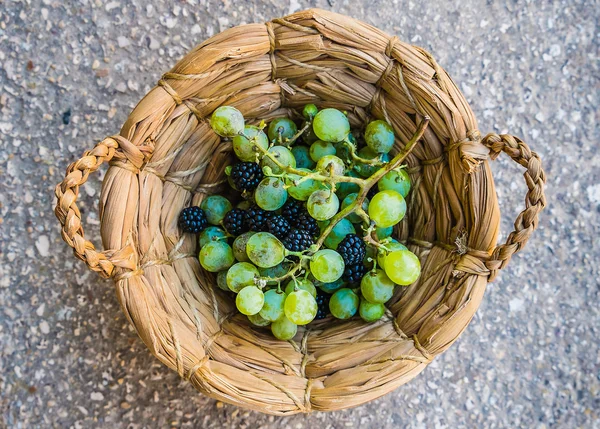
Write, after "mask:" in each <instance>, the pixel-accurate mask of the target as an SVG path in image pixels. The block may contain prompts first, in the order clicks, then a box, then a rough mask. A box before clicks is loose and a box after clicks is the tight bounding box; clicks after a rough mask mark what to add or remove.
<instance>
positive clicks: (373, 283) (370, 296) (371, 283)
mask: <svg viewBox="0 0 600 429" xmlns="http://www.w3.org/2000/svg"><path fill="white" fill-rule="evenodd" d="M394 286H395V285H394V282H393V281H392V280H390V278H389V277H388V276H387V275H386V274H385V272H384V271H383V270H380V269H379V268H378V269H377V270H375V271H374V272H373V271H369V272H368V273H367V274H365V275H364V276H363V278H362V280H361V281H360V291H361V292H362V296H363V298H365V299H366V300H367V301H369V302H372V303H373V304H383V303H385V302H387V301H389V299H390V298H391V297H392V295H393V294H394Z"/></svg>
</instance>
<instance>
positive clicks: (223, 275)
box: [217, 270, 231, 292]
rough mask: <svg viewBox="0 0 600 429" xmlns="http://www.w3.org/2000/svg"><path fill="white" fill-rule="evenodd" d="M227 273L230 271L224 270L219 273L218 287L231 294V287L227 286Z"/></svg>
mask: <svg viewBox="0 0 600 429" xmlns="http://www.w3.org/2000/svg"><path fill="white" fill-rule="evenodd" d="M227 271H228V270H223V271H219V272H218V273H217V286H218V287H219V289H222V290H224V291H227V292H231V289H229V286H227Z"/></svg>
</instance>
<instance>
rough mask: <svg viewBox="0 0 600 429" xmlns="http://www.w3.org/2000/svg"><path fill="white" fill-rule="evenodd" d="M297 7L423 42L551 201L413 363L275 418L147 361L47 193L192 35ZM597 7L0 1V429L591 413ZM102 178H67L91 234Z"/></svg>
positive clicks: (597, 373) (509, 418) (596, 372)
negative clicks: (534, 169)
mask: <svg viewBox="0 0 600 429" xmlns="http://www.w3.org/2000/svg"><path fill="white" fill-rule="evenodd" d="M311 6H318V7H322V8H327V9H332V10H335V11H339V12H342V13H346V14H349V15H352V16H354V17H356V18H359V19H362V20H365V21H367V22H370V23H372V24H373V25H376V26H378V27H380V28H382V29H383V30H385V31H387V32H389V33H395V34H397V35H398V36H399V37H400V38H401V39H403V40H405V41H410V42H412V43H414V44H417V45H420V46H423V47H424V48H426V49H428V50H430V51H431V52H432V53H433V54H434V56H435V57H436V59H437V60H438V62H439V63H440V64H441V65H442V66H443V67H445V68H446V69H447V70H448V72H449V73H450V75H451V76H452V77H453V78H454V79H455V80H456V81H457V83H458V85H459V87H460V88H461V89H462V90H463V92H464V94H465V95H466V97H467V99H468V100H469V102H470V103H471V106H472V107H473V110H474V111H475V113H476V115H477V117H478V119H479V123H480V129H481V131H482V133H484V134H485V133H487V132H491V131H496V132H507V131H508V132H510V133H512V134H515V135H518V136H521V137H523V138H524V139H525V141H527V142H529V143H530V145H531V146H532V148H533V149H534V150H536V151H537V152H538V153H539V154H540V155H541V157H542V159H543V161H544V166H545V168H546V171H547V173H548V179H549V180H548V185H547V198H548V208H547V210H546V211H545V212H544V213H543V216H542V219H541V222H540V227H539V230H538V231H537V232H536V234H535V235H534V237H533V239H532V240H531V241H530V243H529V245H528V246H527V248H526V250H525V251H524V252H523V253H522V254H521V255H519V256H517V257H516V258H514V259H513V261H512V262H511V263H510V265H509V267H508V269H506V270H504V271H503V272H502V275H501V276H500V277H499V278H498V279H497V280H496V281H495V283H493V284H492V285H491V286H490V287H489V288H488V291H487V292H486V296H485V299H484V302H483V305H482V306H481V308H480V310H479V312H478V313H477V315H476V317H475V319H474V320H473V322H472V323H471V325H470V326H469V328H468V329H467V331H466V332H465V333H464V334H463V336H462V337H461V338H460V339H459V341H458V342H457V343H456V344H455V345H454V346H453V347H452V348H451V349H450V350H449V351H448V352H446V353H445V354H444V355H442V356H441V357H439V358H438V359H436V360H435V361H434V362H433V363H432V364H431V365H430V366H429V368H428V369H426V370H425V371H424V373H423V374H422V375H421V376H419V377H418V378H417V379H415V380H414V381H413V382H411V383H410V384H408V385H406V386H403V387H401V388H400V389H398V390H397V391H395V392H394V393H392V394H390V395H388V396H386V397H384V398H381V399H379V400H376V401H374V402H372V403H370V404H368V405H365V406H361V407H358V408H355V409H352V410H347V411H342V412H335V413H315V414H313V415H310V416H305V415H298V416H292V417H287V418H274V417H270V416H265V415H261V414H259V413H255V412H248V411H245V410H242V409H237V408H235V407H233V406H229V405H226V404H222V403H220V402H216V401H214V400H211V399H208V398H206V397H203V396H202V395H200V394H198V393H196V392H195V390H194V389H193V388H192V387H191V386H189V385H187V384H186V383H185V382H182V381H180V379H179V377H178V376H177V374H175V373H173V372H171V371H169V370H167V369H166V368H165V367H163V366H161V365H160V364H159V363H158V362H157V361H156V360H155V359H154V358H153V357H152V356H150V355H149V353H148V352H147V350H146V348H145V346H144V345H143V344H142V342H141V341H140V340H139V339H138V338H137V336H136V334H135V332H133V330H132V329H131V328H129V326H128V324H127V321H126V320H125V317H124V316H123V314H122V313H121V311H120V308H119V305H118V303H117V301H116V298H115V295H114V293H113V290H112V284H111V283H109V282H107V281H103V280H101V279H100V278H99V277H97V276H96V275H95V274H93V273H91V272H90V271H88V270H87V269H86V267H85V266H84V264H83V263H81V262H79V261H76V260H75V259H74V258H73V257H72V254H71V252H70V251H69V250H68V248H67V246H66V245H65V244H64V243H62V241H61V239H60V234H59V228H58V225H57V222H56V220H55V218H54V215H53V213H52V207H53V203H54V197H53V188H54V186H55V184H56V183H57V182H58V181H59V180H60V179H61V177H62V174H63V172H64V169H65V168H66V166H67V165H68V163H70V162H72V161H74V160H75V159H76V158H78V157H79V156H81V154H82V152H83V151H84V150H86V149H89V148H91V146H92V145H93V144H94V142H96V141H98V140H100V139H101V138H102V137H104V136H105V135H110V134H112V133H115V132H116V131H117V130H118V129H119V127H120V125H121V124H122V123H123V121H124V120H125V118H126V117H127V114H128V113H129V111H130V110H131V108H132V107H133V106H134V105H135V103H136V102H137V101H138V100H139V99H140V98H141V97H142V96H143V94H144V93H146V92H147V91H148V90H149V89H150V88H151V87H152V86H153V84H154V83H155V82H156V81H157V80H158V78H159V76H160V75H161V73H162V72H164V71H166V70H168V69H169V68H170V67H171V66H172V65H173V64H174V63H175V62H176V60H177V59H178V58H179V57H181V56H182V55H183V54H184V53H185V52H186V51H188V50H189V49H190V48H192V47H193V46H194V45H195V44H196V43H198V42H200V41H202V40H204V39H205V38H207V37H209V36H211V35H213V34H215V33H217V32H219V31H220V30H223V29H225V28H227V27H230V26H233V25H237V24H242V23H247V22H264V21H267V20H268V19H270V18H272V17H276V16H281V15H285V14H287V13H289V12H293V11H296V10H299V9H302V8H307V7H311ZM599 18H600V7H599V5H598V2H597V1H593V0H592V1H589V0H562V1H531V0H528V1H523V0H511V1H499V0H488V1H484V0H463V1H460V2H451V1H441V0H436V1H428V2H419V1H416V0H414V1H405V0H394V1H380V0H344V1H343V0H336V1H334V0H330V1H325V0H318V1H297V0H281V1H276V0H265V1H259V0H254V1H246V0H238V1H232V0H222V1H221V0H210V1H207V0H187V1H184V0H171V1H164V2H163V1H140V0H133V1H125V0H111V1H100V0H95V1H90V0H82V1H80V2H74V1H73V2H62V1H59V0H31V1H29V0H26V1H12V0H5V1H3V2H0V427H5V426H6V427H11V428H12V427H17V428H19V427H22V428H31V427H76V428H79V427H81V428H90V427H106V428H125V427H131V428H142V427H148V428H154V427H171V426H173V427H207V428H246V427H249V428H255V429H257V428H269V427H278V428H315V427H319V428H322V429H327V428H346V427H350V428H352V427H356V428H359V427H360V428H392V427H407V428H433V427H436V428H437V427H440V428H442V427H448V428H456V427H528V428H547V427H563V428H574V427H582V428H583V427H585V428H590V427H591V428H594V427H596V428H598V427H600V423H599V419H600V399H599V398H600V349H599V346H598V342H599V336H600V311H599V305H598V303H599V302H600V280H599V279H600V272H599V270H598V260H599V259H600V244H599V240H598V239H597V237H598V236H600V215H599V214H600V169H599V167H598V166H600V153H599V150H598V142H599V141H600V127H599V125H598V122H599V120H600V117H599V114H598V107H599V94H600V91H599V77H600V66H599V42H598V22H599ZM494 171H495V179H496V184H497V191H498V196H499V199H500V204H501V207H502V209H503V220H502V233H503V237H505V236H506V234H507V233H508V232H509V231H510V229H511V225H512V221H513V219H514V218H515V216H516V214H517V213H518V212H519V211H520V210H521V208H522V205H523V198H524V194H525V190H524V189H525V186H524V184H523V180H522V171H521V169H520V168H518V167H517V166H516V165H515V164H513V163H511V162H510V161H508V160H507V158H506V157H501V158H500V159H499V160H497V161H496V162H495V164H494ZM101 180H102V174H97V175H95V176H94V177H92V178H91V180H90V181H89V182H88V184H86V185H85V186H84V187H83V188H82V190H81V207H82V209H83V211H84V216H83V218H84V221H85V225H86V232H87V233H88V235H89V236H91V237H98V225H99V222H98V214H97V211H96V207H97V198H98V195H99V190H100V183H101Z"/></svg>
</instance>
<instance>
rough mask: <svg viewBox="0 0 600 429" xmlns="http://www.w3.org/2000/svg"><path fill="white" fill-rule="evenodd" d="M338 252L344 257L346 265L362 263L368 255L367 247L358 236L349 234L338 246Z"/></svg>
mask: <svg viewBox="0 0 600 429" xmlns="http://www.w3.org/2000/svg"><path fill="white" fill-rule="evenodd" d="M337 252H338V253H339V254H340V255H342V258H343V259H344V263H345V264H346V265H355V264H358V263H362V261H363V259H365V255H366V253H367V245H366V244H365V242H364V241H363V239H362V238H360V237H359V236H358V235H356V234H348V235H347V236H345V237H344V239H343V240H342V241H340V244H338V247H337Z"/></svg>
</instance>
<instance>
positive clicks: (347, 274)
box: [342, 262, 367, 284]
mask: <svg viewBox="0 0 600 429" xmlns="http://www.w3.org/2000/svg"><path fill="white" fill-rule="evenodd" d="M366 272H367V267H365V265H364V264H363V263H362V262H359V263H358V264H354V265H346V268H344V274H343V276H342V278H343V279H344V281H347V282H348V283H351V284H353V283H359V282H360V281H361V279H362V278H363V276H364V275H365V273H366Z"/></svg>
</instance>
